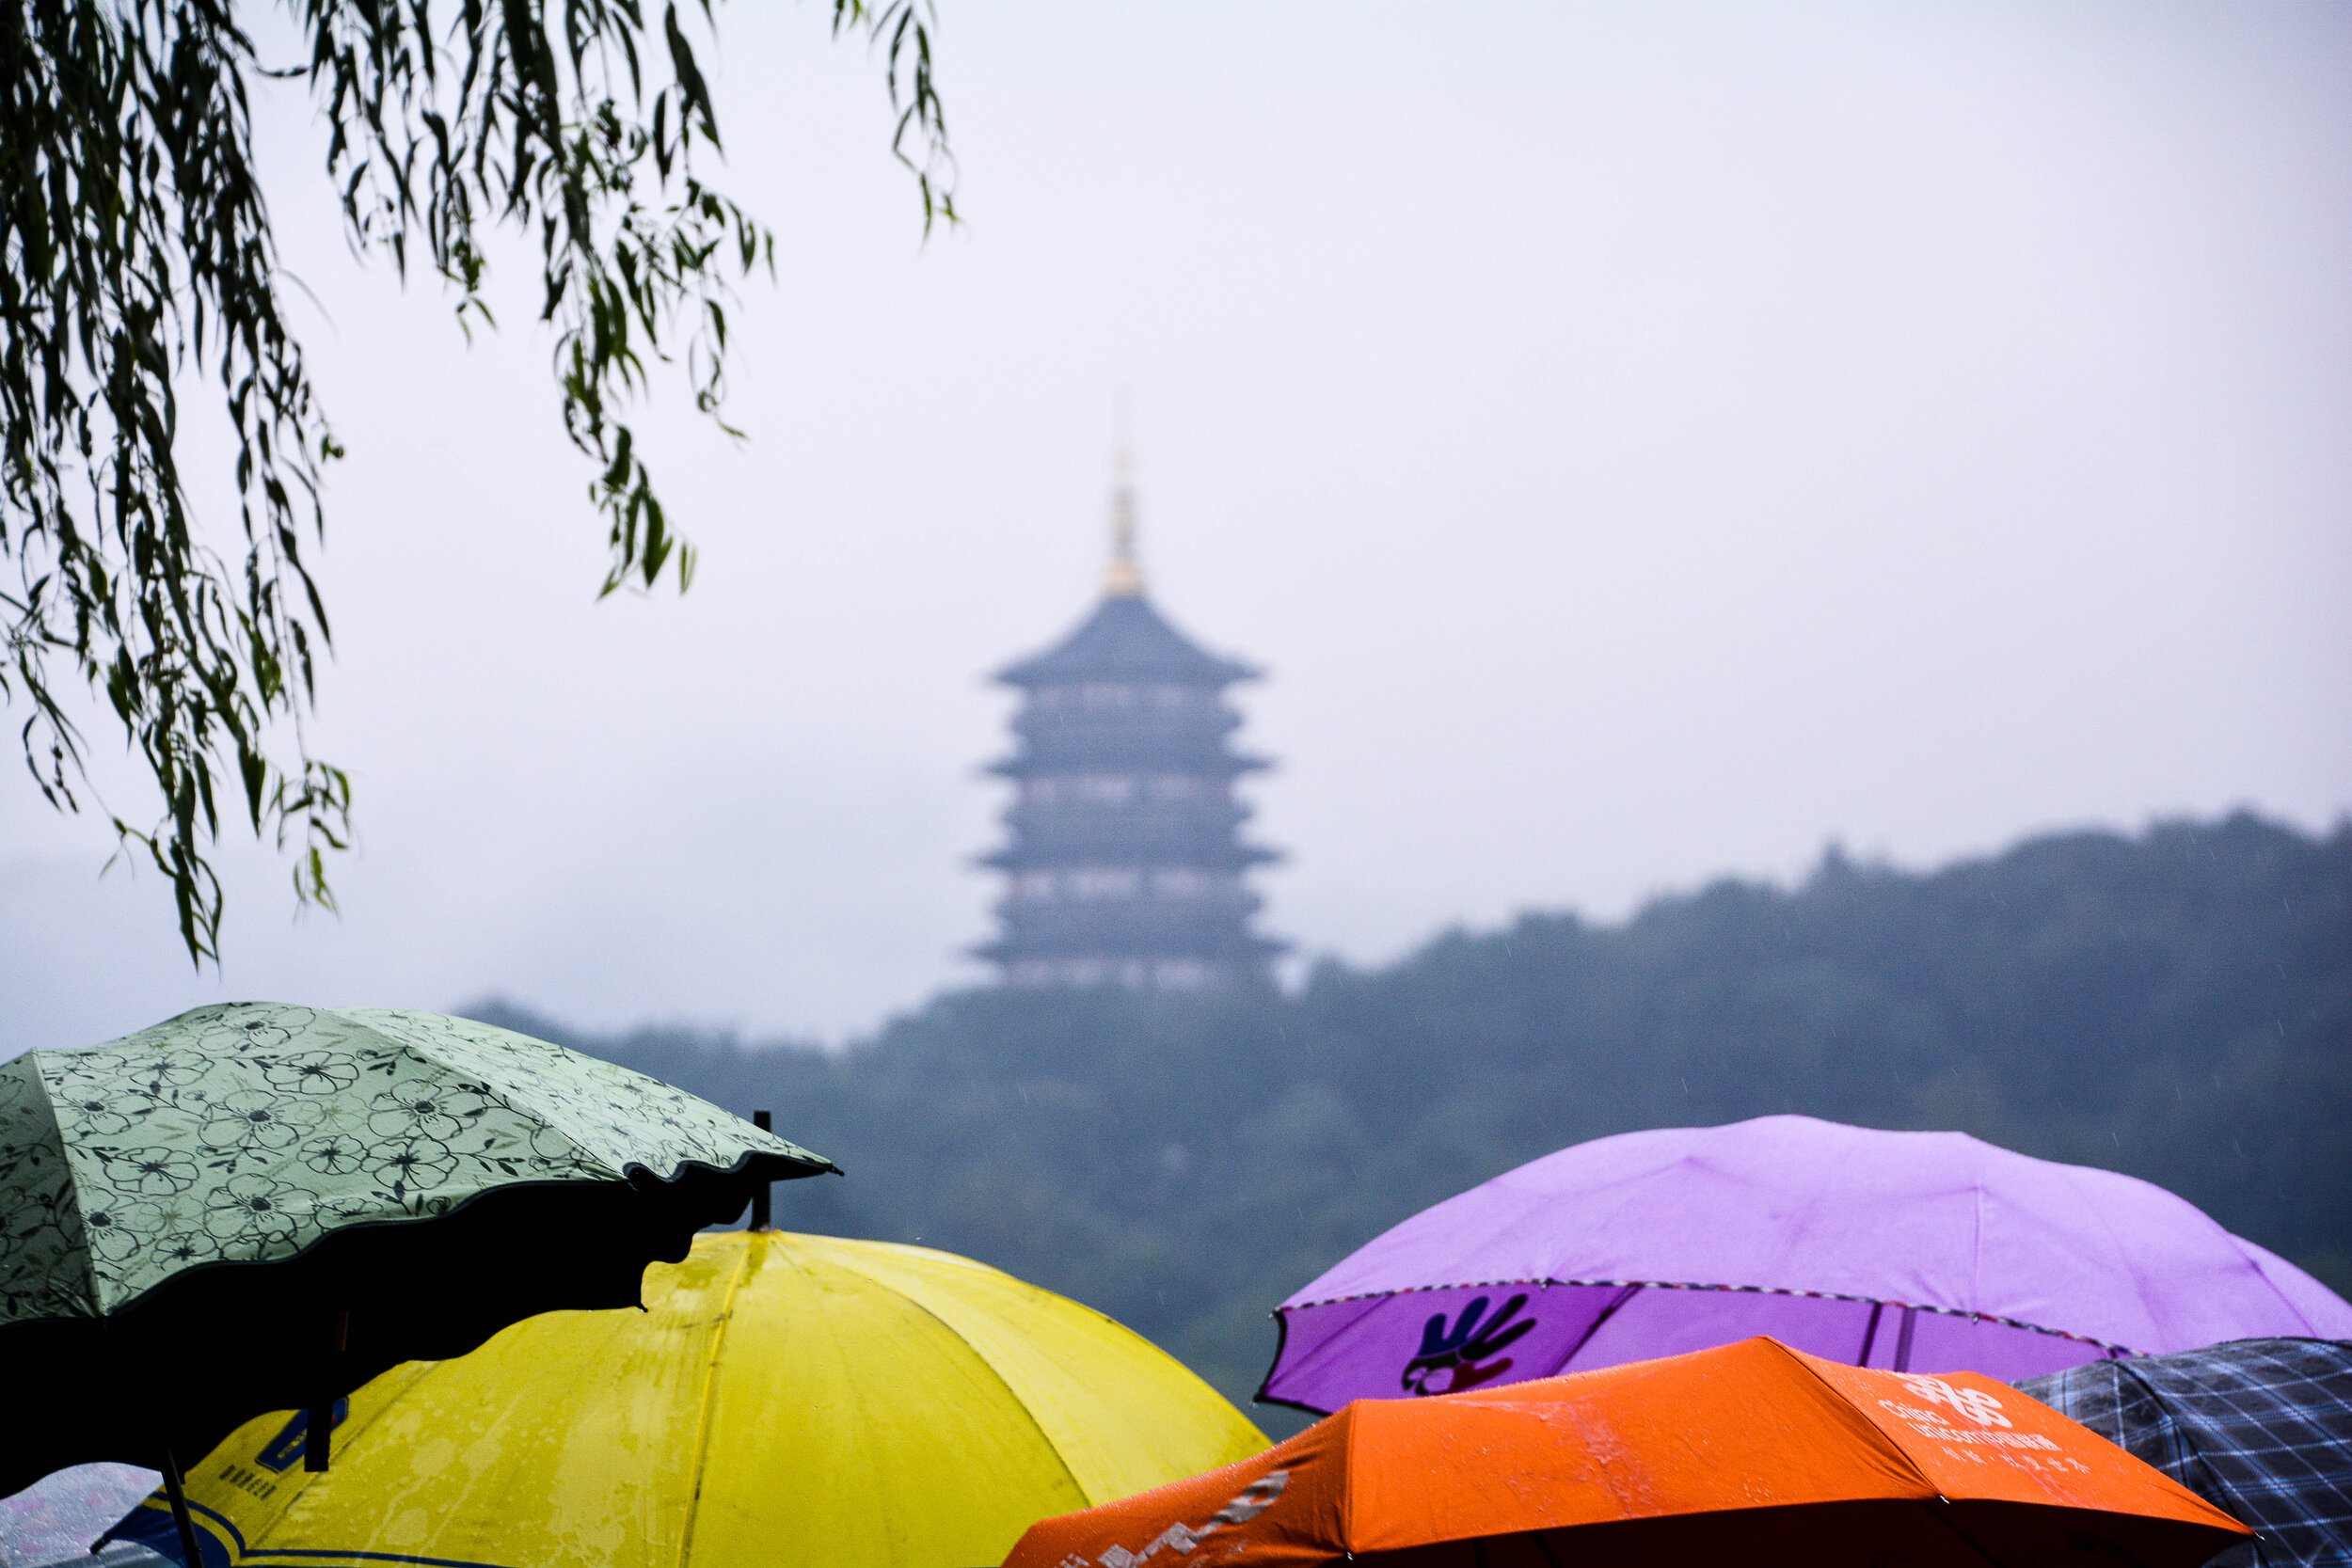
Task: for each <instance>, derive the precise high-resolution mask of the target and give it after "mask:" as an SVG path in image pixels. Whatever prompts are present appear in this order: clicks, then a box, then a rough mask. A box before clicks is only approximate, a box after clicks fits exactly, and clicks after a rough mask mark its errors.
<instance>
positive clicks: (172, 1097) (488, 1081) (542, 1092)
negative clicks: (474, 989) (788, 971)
mask: <svg viewBox="0 0 2352 1568" xmlns="http://www.w3.org/2000/svg"><path fill="white" fill-rule="evenodd" d="M825 1171H834V1172H836V1173H837V1172H838V1167H837V1166H835V1165H834V1164H833V1163H832V1162H831V1161H829V1160H827V1159H825V1158H824V1157H823V1156H821V1155H818V1154H814V1153H811V1152H810V1151H808V1150H807V1149H804V1148H800V1147H799V1146H798V1145H795V1144H792V1143H789V1142H787V1140H785V1139H782V1138H779V1137H777V1136H775V1135H774V1134H772V1133H771V1132H766V1131H764V1130H761V1129H757V1128H755V1127H754V1126H752V1125H751V1124H750V1123H749V1122H746V1121H744V1120H742V1119H741V1118H739V1117H734V1116H731V1115H729V1114H728V1113H726V1112H724V1111H722V1110H721V1109H719V1108H718V1107H717V1106H714V1105H711V1104H709V1103H707V1101H701V1100H698V1099H696V1098H695V1097H693V1096H691V1095H688V1094H686V1093H684V1092H683V1091H682V1090H678V1089H675V1088H674V1087H672V1086H670V1085H666V1084H662V1083H660V1082H659V1081H658V1080H655V1079H652V1078H647V1077H645V1076H644V1075H643V1074H639V1073H635V1072H631V1071H629V1070H628V1069H624V1068H620V1067H617V1066H615V1065H613V1064H612V1063H608V1062H602V1061H599V1060H596V1058H593V1057H588V1056H584V1055H581V1054H580V1053H575V1052H571V1051H567V1050H565V1049H564V1048H563V1047H561V1046H556V1045H552V1044H549V1043H548V1042H547V1041H544V1040H537V1039H532V1037H528V1036H524V1035H519V1034H516V1033H514V1032H513V1031H509V1030H504V1029H498V1028H495V1027H493V1026H491V1025H487V1024H482V1023H476V1022H471V1021H469V1020H463V1019H453V1018H449V1017H446V1016H444V1015H440V1014H434V1013H423V1012H411V1011H405V1010H393V1009H364V1010H362V1009H351V1010H341V1011H339V1010H335V1009H325V1008H309V1007H299V1006H290V1005H285V1004H276V1003H230V1004H220V1005H215V1006H207V1007H199V1008H196V1009H194V1010H192V1011H190V1012H188V1013H183V1014H182V1015H180V1016H179V1017H177V1018H174V1019H171V1020H167V1022H163V1023H161V1024H158V1025H155V1026H154V1027H152V1028H150V1029H146V1030H142V1031H140V1032H138V1033H137V1034H135V1035H131V1036H126V1037H123V1038H122V1039H119V1040H115V1041H110V1042H108V1043H107V1044H105V1045H102V1046H94V1047H90V1048H87V1049H86V1050H81V1051H50V1050H37V1051H32V1052H27V1053H24V1055H21V1056H18V1057H16V1058H14V1059H12V1060H10V1061H8V1062H6V1063H0V1357H5V1364H6V1365H7V1366H8V1368H9V1370H10V1379H11V1382H12V1384H13V1387H12V1389H11V1392H12V1393H13V1394H14V1395H15V1400H14V1403H15V1405H16V1407H17V1409H18V1411H19V1412H20V1413H21V1414H20V1416H19V1418H17V1419H16V1420H15V1421H12V1422H11V1423H9V1424H8V1428H7V1429H5V1430H0V1496H5V1495H7V1494H8V1493H12V1492H15V1491H17V1490H19V1489H21V1488H22V1487H24V1485H26V1484H28V1483H29V1482H31V1481H34V1480H37V1479H38V1478H39V1477H40V1476H42V1475H44V1474H47V1473H49V1472H50V1471H53V1470H56V1469H59V1468H62V1467H64V1466H66V1465H74V1464H81V1463H87V1462H89V1461H93V1460H102V1459H110V1460H117V1461H122V1462H127V1463H133V1464H140V1465H148V1466H149V1467H151V1468H155V1469H159V1470H161V1471H163V1473H164V1475H165V1477H166V1479H167V1482H168V1481H171V1480H173V1479H175V1478H176V1476H177V1472H178V1466H177V1465H176V1464H175V1463H174V1462H173V1456H174V1455H175V1454H201V1453H204V1452H206V1451H208V1450H210V1449H212V1448H213V1447H214V1446H215V1445H216V1444H217V1443H218V1442H219V1441H220V1439H221V1438H222V1437H224V1436H226V1435H227V1434H228V1433H230V1431H233V1430H234V1429H235V1428H236V1427H237V1426H239V1425H240V1424H242V1423H243V1422H244V1421H246V1420H247V1419H250V1418H252V1417H253V1416H254V1415H256V1414H259V1413H261V1412H263V1411H268V1410H273V1409H284V1408H287V1407H289V1406H295V1407H302V1408H323V1407H326V1406H328V1405H331V1404H332V1402H334V1401H336V1400H338V1399H340V1398H342V1396H344V1395H346V1394H348V1393H349V1392H350V1391H351V1390H352V1389H354V1388H356V1387H358V1386H360V1385H362V1384H364V1383H366V1382H367V1381H369V1380H370V1379H371V1378H373V1377H375V1376H377V1375H379V1374H380V1373H382V1372H383V1371H385V1370H388V1369H389V1368H390V1367H393V1366H396V1365H398V1364H400V1363H401V1362H404V1361H410V1360H419V1359H448V1358H450V1357H453V1356H456V1355H462V1354H465V1353H466V1352H468V1351H470V1350H472V1349H473V1348H474V1347H475V1346H477V1345H479V1344H481V1343H482V1342H483V1341H484V1340H485V1339H487V1338H489V1337H490V1336H491V1335H493V1334H495V1333H497V1332H498V1331H499V1330H500V1329H501V1328H503V1327H504V1326H506V1325H507V1324H508V1323H514V1322H516V1321H518V1320H519V1319H522V1318H526V1317H531V1316H534V1315H536V1314H537V1313H540V1312H544V1311H549V1310H553V1309H557V1308H565V1307H571V1308H598V1307H631V1306H637V1305H639V1294H640V1283H641V1280H642V1276H643V1275H644V1268H645V1266H646V1265H647V1264H648V1263H651V1262H655V1261H662V1262H676V1261H678V1260H680V1259H683V1258H684V1257H685V1256H686V1255H687V1252H688V1249H689V1248H690V1246H691V1243H692V1240H693V1236H694V1233H695V1232H696V1231H698V1230H700V1229H703V1228H705V1227H708V1226H711V1225H715V1224H723V1223H725V1222H726V1221H728V1220H731V1219H733V1218H734V1217H735V1216H737V1215H738V1214H739V1213H741V1212H742V1211H743V1209H744V1208H745V1206H746V1204H747V1203H748V1202H749V1201H750V1200H751V1199H752V1197H753V1196H755V1193H758V1192H764V1191H765V1190H766V1186H767V1184H768V1183H769V1182H771V1181H774V1180H792V1179H796V1178H800V1177H804V1176H814V1175H818V1174H820V1173H822V1172H825ZM325 1431H326V1425H325V1423H322V1433H324V1432H325ZM321 1449H322V1450H323V1449H324V1443H322V1444H321ZM324 1457H325V1456H324V1452H323V1451H321V1452H320V1454H319V1455H318V1458H319V1460H320V1461H321V1462H323V1461H324Z"/></svg>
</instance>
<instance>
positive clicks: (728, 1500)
mask: <svg viewBox="0 0 2352 1568" xmlns="http://www.w3.org/2000/svg"><path fill="white" fill-rule="evenodd" d="M645 1304H646V1308H647V1309H646V1310H645V1311H644V1312H642V1313H641V1312H629V1311H622V1312H554V1313H549V1314H548V1315H546V1316H544V1317H538V1318H533V1319H532V1320H530V1321H529V1322H528V1323H517V1324H516V1325H515V1326H514V1327H512V1328H509V1329H507V1330H506V1331H505V1332H504V1333H502V1334H501V1335H500V1336H499V1337H498V1338H495V1339H493V1340H491V1341H490V1342H489V1343H488V1344H486V1345H485V1346H483V1347H482V1348H481V1349H480V1350H478V1351H476V1352H474V1353H473V1354H471V1355H469V1356H466V1357H465V1358H464V1359H462V1360H457V1361H444V1362H438V1363H431V1364H418V1365H411V1366H405V1367H400V1368H396V1369H395V1370H392V1371H390V1372H388V1373H386V1374H385V1375H384V1376H382V1377H380V1378H377V1379H376V1380H375V1381H374V1382H373V1383H371V1384H369V1385H368V1386H366V1387H364V1388H361V1389H360V1390H358V1392H357V1393H355V1394H354V1395H352V1397H351V1402H350V1407H349V1415H348V1417H347V1418H346V1419H345V1421H344V1424H343V1427H342V1432H341V1433H339V1434H338V1436H337V1439H336V1455H335V1468H334V1470H333V1472H332V1473H330V1474H327V1475H323V1476H322V1475H310V1474H307V1473H305V1472H304V1471H302V1470H301V1469H299V1468H298V1467H296V1466H295V1465H293V1464H292V1462H291V1459H292V1455H293V1453H294V1450H295V1449H297V1448H298V1447H299V1445H300V1427H301V1424H302V1421H303V1419H304V1418H303V1417H301V1416H299V1415H296V1416H292V1417H289V1416H288V1415H286V1414H283V1413H281V1414H278V1415H274V1416H270V1417H266V1418H262V1419H260V1420H256V1421H254V1422H251V1423H250V1424H248V1425H247V1426H246V1427H245V1428H244V1429H242V1430H241V1431H239V1432H237V1433H235V1434H234V1435H232V1436H231V1437H230V1439H229V1440H228V1441H227V1442H226V1443H224V1444H222V1445H221V1447H220V1448H219V1449H215V1451H214V1452H213V1453H212V1455H211V1456H209V1457H208V1458H207V1459H206V1460H205V1461H204V1462H203V1463H202V1464H201V1465H197V1466H195V1467H194V1473H193V1474H192V1475H191V1478H190V1481H189V1495H190V1498H191V1500H192V1501H193V1502H194V1503H195V1504H196V1506H197V1509H198V1511H199V1516H200V1517H201V1518H202V1520H203V1522H204V1543H203V1547H202V1549H203V1550H204V1552H205V1555H206V1558H207V1561H208V1564H209V1568H227V1565H228V1564H230V1563H231V1562H243V1561H248V1560H249V1561H253V1562H256V1563H294V1564H310V1565H311V1568H362V1565H365V1564H371V1563H379V1562H382V1561H385V1560H392V1559H396V1560H403V1561H409V1562H417V1561H423V1562H428V1563H430V1562H439V1563H444V1564H457V1565H501V1564H503V1565H508V1568H739V1565H740V1564H745V1563H764V1562H780V1563H822V1564H826V1565H827V1568H883V1565H885V1564H890V1565H898V1564H909V1565H915V1568H951V1565H954V1564H974V1563H982V1562H994V1561H996V1560H998V1559H1000V1558H1001V1557H1002V1556H1003V1555H1004V1553H1005V1551H1006V1549H1007V1548H1008V1547H1009V1546H1010V1545H1011V1544H1012V1543H1013V1541H1014V1539H1015V1538H1016V1537H1017V1536H1019V1535H1020V1533H1021V1531H1022V1529H1023V1528H1025V1527H1026V1526H1027V1525H1028V1524H1029V1523H1030V1522H1031V1521H1032V1520H1035V1519H1038V1518H1040V1517H1041V1516H1043V1515H1045V1514H1048V1513H1063V1512H1066V1511H1068V1510H1071V1509H1075V1508H1084V1507H1087V1506H1089V1504H1093V1503H1098V1502H1104V1501H1106V1500H1108V1499H1110V1498H1112V1497H1125V1496H1127V1495H1129V1494H1131V1493H1134V1492H1137V1491H1141V1490H1143V1489H1144V1488H1147V1487H1152V1486H1158V1485H1161V1484H1164V1483H1165V1482H1168V1481H1174V1480H1177V1479H1178V1478H1180V1477H1183V1476H1186V1475H1190V1474H1192V1473H1193V1472H1195V1471H1197V1470H1200V1469H1205V1468H1207V1467H1210V1466H1212V1465H1222V1464H1225V1463H1227V1462H1229V1461H1232V1460H1234V1459H1239V1458H1241V1457H1242V1456H1244V1455H1246V1454H1251V1453H1256V1452H1258V1451H1260V1450H1262V1449H1263V1448H1264V1447H1265V1438H1264V1437H1263V1435H1262V1434H1261V1433H1259V1432H1258V1430H1257V1429H1256V1428H1255V1427H1253V1426H1251V1425H1250V1424H1249V1422H1248V1420H1247V1419H1246V1418H1243V1416H1242V1414H1241V1413H1240V1412H1239V1411H1237V1410H1235V1409H1234V1408H1233V1407H1232V1405H1231V1404H1229V1403H1227V1402H1225V1401H1224V1400H1223V1399H1221V1398H1219V1397H1218V1396H1217V1395H1216V1392H1215V1391H1214V1390H1212V1389H1211V1388H1209V1387H1208V1386H1207V1385H1205V1384H1203V1383H1202V1382H1201V1381H1200V1379H1199V1378H1197V1377H1195V1376H1193V1375H1192V1373H1190V1372H1188V1371H1186V1370H1184V1368H1183V1367H1182V1366H1180V1365H1178V1364H1177V1363H1176V1362H1175V1361H1174V1360H1172V1359H1170V1358H1169V1357H1168V1355H1166V1354H1163V1353H1162V1352H1160V1351H1158V1350H1156V1349H1154V1348H1153V1347H1152V1345H1151V1344H1149V1343H1147V1342H1146V1341H1145V1340H1143V1339H1141V1338H1138V1337H1136V1335H1135V1334H1133V1333H1131V1332H1129V1331H1128V1330H1127V1329H1124V1328H1121V1327H1120V1325H1119V1324H1117V1323H1113V1322H1111V1321H1110V1320H1109V1319H1108V1318H1105V1317H1104V1316H1103V1315H1102V1314H1101V1313H1099V1312H1095V1311H1092V1310H1090V1309H1089V1308H1087V1307H1081V1306H1079V1305H1077V1304H1076V1303H1074V1302H1071V1301H1067V1300H1064V1299H1063V1298H1062V1297H1060V1296H1057V1295H1053V1294H1050V1293H1048V1292H1046V1291H1041V1290H1039V1289H1037V1288H1036V1287H1035V1286H1031V1285H1025V1284H1023V1283H1022V1282H1021V1281H1019V1280H1017V1279H1014V1278H1012V1277H1011V1276H1009V1275H1004V1274H1000V1273H998V1272H997V1271H996V1270H994V1269H992V1268H987V1267H985V1266H983V1265H981V1264H978V1263H975V1262H972V1261H970V1260H968V1259H961V1258H956V1257H951V1256H949V1255H948V1254H946V1253H941V1252H933V1251H930V1250H929V1249H927V1248H923V1247H913V1246H900V1245H894V1244H892V1243H883V1242H853V1241H836V1240H834V1239H831V1238H828V1237H821V1236H800V1235H790V1234H786V1233H782V1232H775V1231H757V1230H755V1231H730V1232H723V1233H717V1234H712V1235H707V1236H703V1237H701V1238H699V1239H697V1240H696V1242H695V1243H694V1249H693V1252H692V1254H691V1256H690V1257H689V1258H688V1259H686V1261H685V1262H684V1263H682V1264H679V1265H677V1266H675V1267H668V1266H664V1267H657V1268H654V1269H651V1270H648V1271H647V1273H646V1277H645ZM118 1533H119V1534H120V1535H123V1536H128V1537H131V1538H134V1539H137V1540H140V1541H142V1542H144V1543H146V1544H151V1545H152V1546H153V1547H154V1548H155V1549H156V1550H157V1551H159V1552H162V1553H165V1554H166V1555H167V1556H169V1557H171V1558H173V1559H175V1560H184V1559H183V1558H182V1556H181V1553H180V1551H179V1549H178V1547H177V1544H176V1543H175V1542H174V1541H173V1540H172V1538H171V1537H172V1531H171V1528H170V1524H169V1521H168V1518H167V1515H165V1514H164V1513H161V1512H159V1505H158V1506H150V1507H147V1508H143V1509H141V1510H139V1511H138V1512H137V1513H135V1514H134V1515H133V1516H132V1517H131V1518H129V1519H126V1520H125V1521H123V1523H122V1525H121V1526H119V1527H118Z"/></svg>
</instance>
